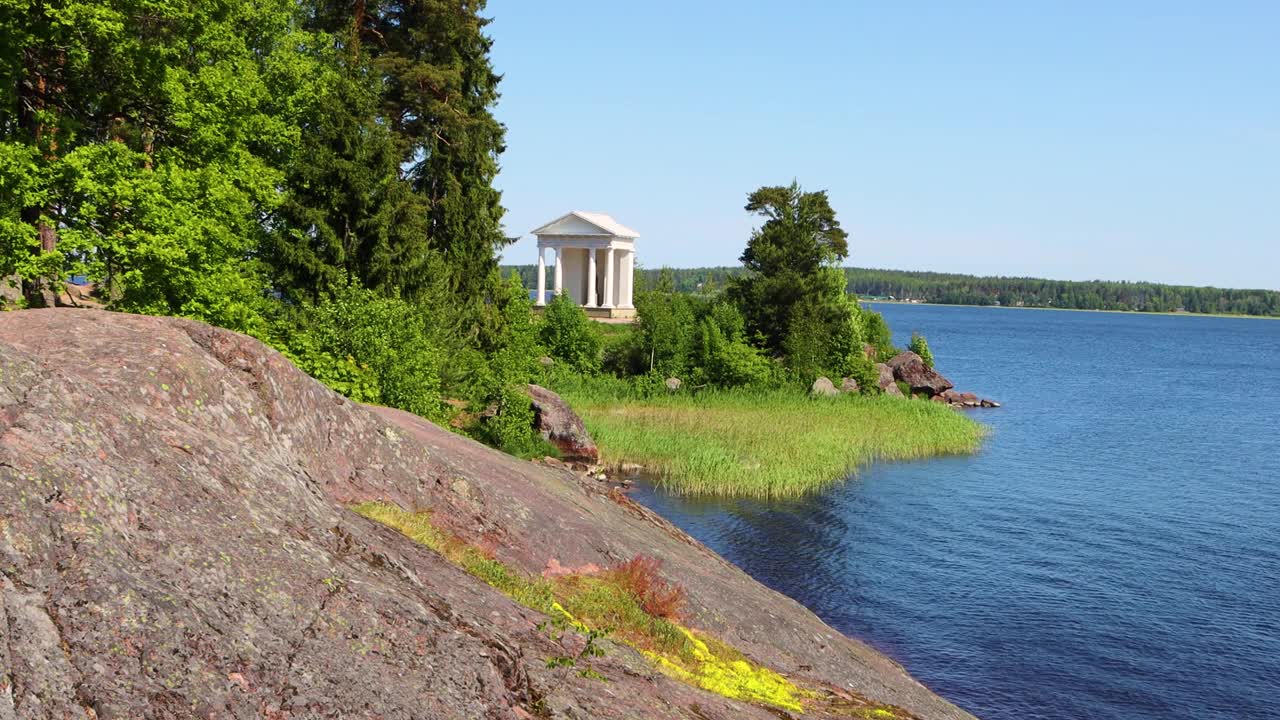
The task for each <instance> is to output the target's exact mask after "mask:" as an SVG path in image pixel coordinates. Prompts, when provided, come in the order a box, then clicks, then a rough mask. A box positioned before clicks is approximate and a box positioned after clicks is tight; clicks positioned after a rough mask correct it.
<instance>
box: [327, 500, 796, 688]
mask: <svg viewBox="0 0 1280 720" xmlns="http://www.w3.org/2000/svg"><path fill="white" fill-rule="evenodd" d="M352 509H353V510H354V511H355V512H356V513H358V514H360V515H363V516H364V517H367V518H369V519H371V520H375V521H377V522H380V523H382V524H383V525H387V526H388V527H391V528H393V529H395V530H398V531H400V532H401V533H403V534H404V535H406V536H408V537H409V538H410V539H411V540H414V541H415V542H418V543H420V544H422V545H425V546H427V547H429V548H431V549H432V550H435V551H436V552H438V553H440V555H441V556H443V557H444V558H445V559H446V560H448V561H449V562H451V563H453V564H454V565H457V566H458V567H460V568H462V569H463V570H465V571H466V572H468V573H470V574H471V575H473V576H475V577H477V578H479V579H480V580H483V581H484V582H486V583H488V584H489V585H490V586H492V587H494V588H495V589H497V590H499V591H501V592H502V593H503V594H505V595H507V596H508V597H510V598H511V599H513V600H515V601H516V602H518V603H520V604H522V605H525V606H527V607H530V608H533V609H534V610H538V611H540V612H542V613H545V614H547V615H548V616H550V617H551V618H552V619H553V621H557V623H558V624H559V625H566V626H569V627H572V628H574V629H575V630H577V631H578V632H581V633H583V634H584V635H588V637H591V638H595V637H604V636H607V637H610V638H612V639H614V640H617V641H620V642H623V643H625V644H627V645H630V646H631V647H634V648H635V649H637V650H639V651H640V652H641V654H643V655H644V656H645V657H646V658H648V659H649V661H650V662H652V663H653V664H654V665H655V667H657V668H658V669H659V670H661V671H662V672H663V673H665V674H667V675H670V676H671V677H674V678H676V679H679V680H682V681H684V682H687V683H689V684H691V685H695V686H697V687H701V688H704V689H706V690H710V691H712V692H715V693H719V694H721V695H724V696H725V697H730V698H735V699H738V700H743V701H746V702H754V703H763V704H766V705H773V706H777V707H781V708H786V709H788V710H794V711H797V712H799V711H801V710H802V709H803V708H802V706H801V704H800V701H799V699H798V698H800V697H808V696H810V695H811V693H806V692H805V691H802V690H800V689H799V688H797V687H796V686H795V685H794V684H792V683H791V681H789V680H787V679H786V678H784V677H782V676H781V675H779V674H777V673H775V672H773V671H772V670H769V669H768V668H764V667H760V666H758V665H755V664H753V663H751V662H749V661H748V660H747V659H746V658H745V657H744V656H743V655H742V653H740V652H738V651H737V650H735V649H733V648H732V647H731V646H729V645H728V644H727V643H724V642H722V641H720V640H717V639H715V638H711V637H709V636H707V635H704V634H702V633H698V632H695V631H693V630H691V629H689V628H687V627H685V626H683V625H681V624H679V623H677V622H675V621H674V620H672V619H669V618H664V617H655V616H653V615H650V614H649V613H648V612H646V611H645V609H644V607H643V603H644V602H645V597H644V596H645V595H647V593H645V592H637V591H636V590H635V589H634V587H633V586H634V584H635V583H634V577H635V575H636V573H635V572H634V568H630V569H631V570H632V572H630V573H627V572H624V571H619V570H606V571H604V572H601V573H594V574H591V575H566V576H562V577H557V578H554V579H550V580H548V579H545V578H540V577H527V576H525V575H523V574H521V573H519V572H516V571H514V570H512V569H511V568H509V567H507V566H506V565H505V564H503V563H502V562H500V561H498V560H496V559H494V558H493V557H492V556H491V554H489V553H486V552H484V551H483V550H481V549H480V548H478V547H476V546H474V545H471V544H468V543H467V542H465V541H464V540H462V539H460V538H458V537H456V536H454V535H452V534H451V533H448V532H446V531H444V530H442V529H441V528H439V527H437V526H436V525H435V524H434V523H433V522H432V521H431V515H430V513H425V512H417V513H415V512H409V511H407V510H404V509H402V508H400V507H399V506H397V505H392V504H390V503H383V502H368V503H362V504H360V505H356V506H355V507H353V508H352ZM623 567H624V568H627V567H628V566H627V565H624V566H623ZM627 577H630V578H632V580H633V582H631V583H627V582H625V580H624V579H625V578H627ZM682 594H683V593H682ZM672 612H673V613H674V609H673V610H672ZM593 629H594V630H595V632H593ZM580 659H583V658H573V659H571V658H568V657H564V656H555V657H552V658H548V659H547V662H548V667H566V666H575V665H576V664H577V662H578V660H580ZM579 673H580V674H582V675H583V677H594V678H596V679H603V676H601V675H599V673H597V672H595V670H594V669H592V668H590V667H587V668H585V669H581V670H579Z"/></svg>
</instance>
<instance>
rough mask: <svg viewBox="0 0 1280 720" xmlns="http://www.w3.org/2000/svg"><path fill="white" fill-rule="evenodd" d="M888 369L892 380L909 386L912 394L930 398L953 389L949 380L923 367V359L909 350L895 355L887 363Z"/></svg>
mask: <svg viewBox="0 0 1280 720" xmlns="http://www.w3.org/2000/svg"><path fill="white" fill-rule="evenodd" d="M889 367H890V368H892V369H893V376H894V378H896V379H898V380H901V381H903V382H905V383H906V384H908V385H910V386H911V392H912V393H924V394H926V395H928V396H930V397H932V396H934V395H941V394H942V393H944V392H946V391H947V390H950V389H951V388H953V387H955V385H953V384H952V383H951V381H950V380H948V379H946V378H945V377H943V376H942V375H941V374H939V373H938V371H936V370H934V369H933V368H931V367H929V366H928V365H925V363H924V359H923V358H921V357H920V356H919V355H917V354H915V353H913V352H911V351H910V350H908V351H907V352H904V353H899V354H898V355H895V356H894V357H893V359H892V360H890V361H889Z"/></svg>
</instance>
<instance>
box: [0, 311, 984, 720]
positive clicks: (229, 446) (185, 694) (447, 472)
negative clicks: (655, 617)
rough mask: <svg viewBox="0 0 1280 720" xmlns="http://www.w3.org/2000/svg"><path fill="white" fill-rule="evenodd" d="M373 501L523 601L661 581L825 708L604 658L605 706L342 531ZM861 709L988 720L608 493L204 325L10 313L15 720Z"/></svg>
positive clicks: (380, 545) (409, 566) (1, 626)
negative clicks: (526, 588)
mask: <svg viewBox="0 0 1280 720" xmlns="http://www.w3.org/2000/svg"><path fill="white" fill-rule="evenodd" d="M370 500H381V501H385V502H389V503H394V504H396V505H399V506H400V507H401V508H404V509H407V510H413V511H428V510H429V511H430V512H431V513H432V515H431V517H432V518H433V522H436V523H439V524H440V525H442V526H443V527H445V528H447V530H448V531H449V532H451V533H453V534H454V535H456V536H458V537H459V538H461V539H462V540H465V541H468V542H480V541H482V540H483V541H486V543H487V547H489V548H492V552H493V554H494V557H495V558H496V559H497V560H499V561H501V562H502V563H505V564H506V565H508V566H510V567H512V568H515V569H517V570H518V571H520V572H523V573H527V574H529V575H531V576H536V575H539V574H541V573H543V571H544V570H545V569H547V568H550V567H564V568H579V567H584V566H589V565H595V566H599V567H609V566H611V565H613V564H615V563H618V562H621V561H626V560H628V559H630V558H633V557H635V556H637V555H639V554H644V555H648V556H653V557H656V558H659V559H661V560H662V573H663V575H664V576H665V577H666V578H667V579H669V580H670V581H671V582H673V583H679V584H680V585H682V586H683V587H684V588H686V589H687V592H688V595H687V604H686V606H685V618H684V622H685V623H686V624H687V625H689V626H691V627H695V628H698V629H699V630H702V631H705V632H707V633H710V634H714V635H715V636H716V637H718V638H719V639H721V640H723V641H724V642H726V643H729V644H731V645H732V646H734V647H736V648H737V649H738V650H740V651H741V652H742V653H743V654H744V655H745V656H747V657H748V658H749V659H750V660H751V661H753V662H755V663H760V664H762V665H764V666H767V667H769V668H772V669H773V670H775V671H777V672H779V673H781V674H782V675H784V676H786V677H787V678H789V679H792V680H793V681H795V682H797V683H803V684H804V687H806V688H814V689H815V690H814V695H813V697H815V698H817V699H816V700H815V701H814V702H813V704H812V706H811V707H810V706H806V709H805V712H804V713H803V714H802V715H796V714H794V713H791V712H789V711H782V710H778V709H776V708H769V707H764V706H760V705H754V704H748V703H744V702H739V701H736V700H731V699H728V698H726V697H724V696H722V695H717V694H714V693H711V692H708V691H706V690H703V689H700V688H697V687H694V686H692V685H689V684H686V683H684V682H681V681H679V680H676V679H673V678H672V677H669V676H668V675H665V674H663V673H661V672H659V671H658V670H656V669H655V667H654V666H653V665H652V664H651V663H650V662H649V661H647V660H646V659H645V658H644V657H643V656H642V655H640V654H639V653H638V652H636V651H635V650H633V649H631V648H630V647H628V646H625V645H622V644H618V643H614V642H612V641H604V643H605V648H604V649H605V654H604V656H603V657H599V658H597V659H596V660H595V661H594V663H593V668H594V670H595V671H597V672H598V674H599V675H600V676H601V677H603V678H604V679H605V680H607V682H604V681H601V680H600V679H598V678H592V677H585V676H583V675H581V674H579V673H575V672H571V671H568V670H566V669H565V668H563V667H548V664H549V663H548V658H549V657H552V656H555V655H557V654H559V653H562V652H563V649H562V646H561V644H560V643H559V642H558V641H556V640H553V639H552V637H551V636H549V634H548V633H547V632H545V631H543V630H540V629H539V625H540V624H541V623H543V622H544V621H545V620H546V617H545V616H543V615H541V614H540V613H538V612H536V611H534V610H531V609H529V608H527V607H525V606H523V605H519V604H517V603H515V602H514V601H513V600H511V599H509V598H508V597H507V596H506V595H503V594H501V593H500V592H498V591H497V590H495V589H493V588H492V587H490V586H489V585H487V584H485V583H484V582H482V581H480V580H479V579H477V578H476V577H475V576H473V575H471V574H468V573H466V572H464V571H462V570H460V569H459V568H458V567H457V566H455V565H453V564H451V563H450V562H449V561H447V560H446V559H445V558H444V557H442V556H441V555H439V554H437V553H436V552H434V551H432V550H430V549H428V548H427V547H425V546H423V545H419V544H417V543H415V542H413V541H412V540H410V539H408V538H407V537H405V536H404V535H401V534H400V533H398V532H396V531H394V530H392V529H390V528H388V527H385V526H383V525H380V524H378V523H375V522H373V521H371V520H368V519H365V518H364V517H361V516H360V515H357V514H356V513H354V512H353V511H351V510H350V507H351V506H352V505H353V504H356V503H360V502H364V501H370ZM860 699H869V700H870V701H874V702H876V703H884V704H887V705H892V706H894V707H896V708H901V709H903V712H904V714H903V715H901V716H900V717H917V718H922V719H933V718H938V719H943V718H957V719H958V718H970V717H971V716H970V715H968V714H967V713H965V712H963V711H961V710H959V709H957V708H956V707H954V706H952V705H950V704H949V703H947V702H946V701H944V700H942V699H941V698H939V697H938V696H936V695H934V694H933V693H931V692H930V691H929V690H928V689H926V688H925V687H923V686H922V685H920V684H919V683H918V682H916V681H915V680H913V679H912V678H911V677H909V676H908V675H907V673H906V672H905V671H904V670H903V669H902V668H901V667H900V666H898V665H897V664H896V663H894V662H893V661H891V660H889V659H888V658H886V657H884V656H883V655H881V654H879V653H877V652H876V651H874V650H872V649H870V648H869V647H867V646H866V645H864V644H862V643H860V642H858V641H855V640H852V639H850V638H847V637H845V636H844V635H841V634H840V633H839V632H837V631H836V630H834V629H832V628H831V627H829V626H827V625H826V624H824V623H823V622H822V621H821V620H820V619H818V618H817V617H816V616H815V615H814V614H812V613H811V612H809V611H808V610H806V609H804V608H803V607H801V606H800V605H798V604H797V603H795V602H793V601H792V600H790V599H788V598H786V597H784V596H782V595H780V594H778V593H776V592H774V591H772V590H769V589H768V588H765V587H764V586H763V585H760V584H759V583H757V582H755V581H754V580H752V579H751V578H750V577H748V576H747V575H746V574H744V573H743V572H741V571H740V570H738V569H737V568H735V567H734V566H732V565H730V564H729V563H727V562H725V561H724V560H723V559H721V558H720V557H719V556H717V555H716V554H714V553H713V552H711V551H710V550H708V549H707V548H705V547H704V546H702V545H701V544H699V543H698V542H696V541H694V540H693V539H691V538H690V537H689V536H687V535H685V534H684V533H682V532H681V531H679V530H677V529H676V528H675V527H673V526H672V525H670V524H669V523H668V522H666V521H665V520H663V519H662V518H660V517H658V516H656V515H654V514H653V513H651V512H649V511H648V510H646V509H644V508H642V507H640V506H639V505H637V504H635V503H634V502H632V501H630V500H628V499H627V498H626V496H625V495H621V494H619V493H617V492H616V491H611V490H610V489H609V488H607V487H605V486H604V484H603V483H598V482H596V481H593V480H590V479H589V478H587V477H585V476H583V475H581V474H577V473H573V472H569V471H566V470H558V469H554V468H548V467H544V466H540V465H536V464H534V463H530V462H526V461H523V460H519V459H516V458H513V457H510V456H507V455H504V454H501V453H499V452H496V451H494V450H491V449H489V448H487V447H484V446H482V445H480V444H478V443H476V442H473V441H471V440H469V439H467V438H464V437H462V436H459V435H457V434H454V433H452V432H449V431H448V430H446V429H443V428H440V427H437V426H436V425H433V424H432V423H430V422H427V421H425V420H422V419H420V418H418V417H416V416H413V415H410V414H407V413H404V412H400V411H397V410H392V409H388V408H381V407H367V406H363V405H360V404H357V403H353V402H351V401H349V400H347V399H345V398H343V397H341V396H339V395H337V394H335V393H333V392H332V391H330V390H328V389H327V388H325V387H324V386H322V385H320V384H319V383H317V382H315V381H314V380H312V379H311V378H309V377H307V376H306V375H304V374H303V373H302V372H300V371H299V370H297V369H296V368H295V367H294V366H293V365H291V364H290V363H289V362H288V361H287V360H286V359H285V358H284V357H283V356H281V355H280V354H279V353H277V352H275V351H273V350H271V349H269V348H267V347H265V346H263V345H262V344H261V343H259V342H257V341H256V340H253V339H251V338H248V337H246V336H243V335H238V334H236V333H232V332H229V331H226V330H221V329H217V328H213V327H210V326H208V325H204V324H201V323H198V322H192V321H188V320H179V319H172V318H162V317H140V316H131V315H124V314H116V313H108V312H104V311H98V310H81V309H53V310H27V311H19V312H6V313H0V719H3V720H8V719H9V718H14V719H18V718H22V719H27V718H59V719H61V718H96V719H98V720H109V719H113V720H124V719H133V718H157V719H158V718H271V719H273V720H281V719H285V718H367V717H377V718H422V719H429V720H448V719H452V718H457V719H458V720H475V719H477V718H495V719H504V718H510V719H513V720H527V719H529V718H566V719H568V718H576V719H588V718H644V719H646V720H652V719H664V718H670V719H673V720H674V719H676V718H681V719H693V718H698V719H702V720H711V719H719V720H750V719H759V720H777V718H779V717H805V718H848V717H864V716H865V715H857V714H850V712H851V711H850V710H849V709H848V708H850V707H857V704H856V702H854V701H859V700H860ZM841 703H845V704H843V705H842V704H841ZM850 703H852V704H850ZM842 708H843V709H842Z"/></svg>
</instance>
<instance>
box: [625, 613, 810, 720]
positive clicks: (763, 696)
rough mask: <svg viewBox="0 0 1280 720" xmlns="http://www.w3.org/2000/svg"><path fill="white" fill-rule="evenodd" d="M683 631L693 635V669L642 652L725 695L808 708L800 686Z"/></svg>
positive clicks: (667, 669) (679, 676)
mask: <svg viewBox="0 0 1280 720" xmlns="http://www.w3.org/2000/svg"><path fill="white" fill-rule="evenodd" d="M680 631H681V632H683V633H684V634H685V636H686V637H688V638H689V644H690V645H691V646H692V648H693V650H692V653H693V665H694V668H693V669H692V670H690V669H687V668H685V667H683V666H681V665H680V664H677V663H675V662H672V661H671V660H669V659H667V658H665V657H663V656H661V655H658V654H657V653H652V652H644V651H642V652H644V655H645V657H647V658H648V659H649V660H650V661H651V662H652V663H653V664H654V665H656V666H657V667H658V669H660V670H662V671H663V672H665V673H667V674H668V675H671V676H672V677H674V678H676V679H679V680H683V681H685V682H687V683H690V684H693V685H697V686H698V687H700V688H702V689H704V690H710V691H711V692H714V693H716V694H719V695H723V696H725V697H729V698H734V699H736V700H746V701H748V702H763V703H767V704H769V705H776V706H777V707H780V708H784V709H787V710H793V711H796V712H800V711H802V710H803V709H804V707H803V706H802V705H801V704H800V701H799V700H798V699H797V697H796V696H797V695H799V694H800V690H799V688H797V687H796V686H795V685H793V684H792V683H791V682H790V681H789V680H787V679H786V678H784V677H782V676H781V675H779V674H778V673H776V672H773V671H772V670H769V669H768V668H763V667H757V666H754V665H752V664H751V663H748V662H746V661H745V660H726V659H724V658H721V657H719V656H717V655H716V654H715V653H713V652H711V650H710V648H708V647H707V644H706V643H705V642H703V641H702V640H701V639H699V638H698V637H697V636H696V635H694V634H693V633H692V632H691V631H690V630H689V629H688V628H685V627H681V628H680Z"/></svg>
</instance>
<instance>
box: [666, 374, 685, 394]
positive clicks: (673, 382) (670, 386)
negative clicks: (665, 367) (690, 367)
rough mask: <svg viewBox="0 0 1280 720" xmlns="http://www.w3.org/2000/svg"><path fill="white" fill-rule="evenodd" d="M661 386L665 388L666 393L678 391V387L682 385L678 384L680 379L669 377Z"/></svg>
mask: <svg viewBox="0 0 1280 720" xmlns="http://www.w3.org/2000/svg"><path fill="white" fill-rule="evenodd" d="M663 384H664V385H666V386H667V392H675V391H677V390H679V389H680V386H681V385H683V384H684V383H682V382H680V378H678V377H669V378H667V379H666V380H664V381H663Z"/></svg>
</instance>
